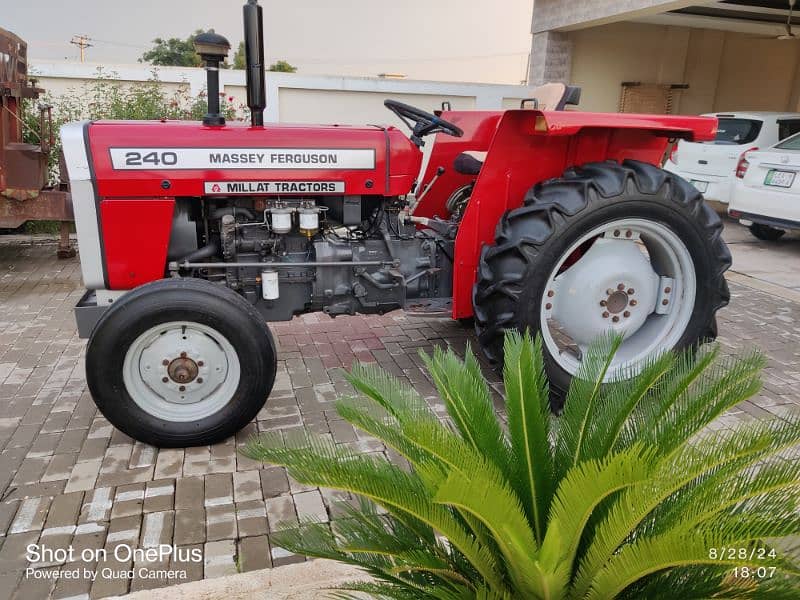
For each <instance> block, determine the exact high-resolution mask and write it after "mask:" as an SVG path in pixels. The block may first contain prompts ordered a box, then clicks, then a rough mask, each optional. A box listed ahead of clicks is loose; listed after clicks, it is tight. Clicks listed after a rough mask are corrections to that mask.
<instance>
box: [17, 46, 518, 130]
mask: <svg viewBox="0 0 800 600" xmlns="http://www.w3.org/2000/svg"><path fill="white" fill-rule="evenodd" d="M97 68H98V65H92V64H88V63H85V64H80V63H67V62H59V63H42V62H35V61H33V62H32V63H31V64H30V65H29V70H30V71H31V73H32V74H33V75H34V76H36V77H37V79H38V85H39V87H43V88H45V89H46V90H47V91H48V92H49V93H50V94H51V95H53V96H61V95H64V94H73V95H78V96H79V97H81V98H82V99H83V101H85V102H87V103H88V102H90V101H91V83H92V81H93V80H94V79H95V78H96V77H97V75H98V71H97ZM103 71H104V72H105V73H106V74H111V73H113V74H114V76H115V78H116V79H119V80H121V81H122V82H123V83H125V84H130V85H135V84H136V82H142V81H146V80H147V79H148V78H149V77H150V76H151V75H152V69H151V68H150V67H144V66H141V65H103ZM156 72H157V75H158V78H159V80H160V81H161V82H162V83H163V85H164V86H165V90H166V91H167V92H168V93H169V94H171V93H173V92H175V91H178V90H179V89H183V90H186V91H187V92H188V93H189V94H191V95H192V96H196V95H197V94H199V93H200V92H201V91H202V90H203V89H204V88H205V81H206V75H205V71H204V70H202V69H186V68H175V67H159V68H158V69H157V71H156ZM220 89H221V91H223V92H225V94H226V95H227V96H232V97H233V98H234V100H233V102H234V104H237V105H238V104H244V103H245V101H246V89H245V75H244V71H234V70H228V71H220ZM530 95H531V94H530V88H529V87H527V86H518V85H492V84H478V83H446V82H437V81H410V80H391V79H380V78H377V77H376V78H366V77H329V76H307V75H298V74H292V73H267V109H266V111H265V113H264V119H265V120H266V121H272V122H279V121H283V122H298V123H346V124H358V123H394V124H397V125H400V124H401V122H400V121H399V120H398V119H396V118H395V117H394V115H393V114H392V113H390V112H389V111H388V110H386V108H385V107H384V106H383V101H384V100H385V99H386V98H395V99H398V100H400V101H402V102H407V103H409V104H414V105H417V106H419V107H421V108H424V109H426V110H434V109H437V108H439V107H440V106H441V103H442V101H449V102H451V104H452V106H453V108H461V109H484V110H499V109H502V108H504V107H508V106H514V107H516V106H519V102H520V99H522V98H527V97H529V96H530Z"/></svg>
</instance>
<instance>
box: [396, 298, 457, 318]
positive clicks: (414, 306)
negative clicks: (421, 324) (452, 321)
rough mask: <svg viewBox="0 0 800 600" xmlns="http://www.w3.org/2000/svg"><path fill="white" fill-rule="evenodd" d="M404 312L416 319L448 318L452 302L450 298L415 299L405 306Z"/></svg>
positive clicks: (451, 310)
mask: <svg viewBox="0 0 800 600" xmlns="http://www.w3.org/2000/svg"><path fill="white" fill-rule="evenodd" d="M405 311H406V313H408V314H409V315H413V316H417V317H450V316H451V315H452V314H453V301H452V299H450V298H431V299H429V300H426V299H417V300H414V301H413V302H410V303H408V304H406V306H405Z"/></svg>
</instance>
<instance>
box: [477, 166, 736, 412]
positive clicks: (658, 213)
mask: <svg viewBox="0 0 800 600" xmlns="http://www.w3.org/2000/svg"><path fill="white" fill-rule="evenodd" d="M721 234H722V222H721V220H720V219H719V217H718V216H717V214H716V213H715V212H714V211H713V210H711V209H710V208H709V207H708V206H707V205H706V204H705V203H704V201H703V198H702V196H701V195H700V193H699V192H698V191H697V190H696V189H695V188H694V187H693V186H692V185H690V184H689V183H687V182H686V181H684V180H683V179H681V178H679V177H676V176H674V175H672V174H670V173H668V172H667V171H664V170H662V169H659V168H657V167H654V166H652V165H650V164H646V163H642V162H639V161H625V162H624V163H623V164H621V165H620V164H617V163H613V162H603V163H591V164H587V165H584V166H582V167H578V168H571V169H568V170H567V171H566V172H565V173H564V175H563V176H562V177H561V178H558V179H552V180H548V181H545V182H542V183H539V184H537V185H536V186H534V187H533V188H532V189H531V190H530V191H529V192H528V194H527V195H526V197H525V202H524V206H522V207H520V208H518V209H515V210H511V211H509V212H507V213H506V214H505V215H504V217H503V219H502V221H501V222H500V224H499V225H498V227H497V232H496V236H495V244H494V245H487V246H485V247H484V249H483V251H482V253H481V260H480V265H479V269H478V279H477V283H476V285H475V287H474V290H473V304H474V312H475V328H476V331H477V334H478V340H479V343H480V345H481V347H482V349H483V351H484V353H485V354H486V355H487V357H488V358H489V359H490V360H492V361H494V362H497V363H501V362H502V359H503V339H504V334H505V331H506V330H509V329H517V330H525V329H529V330H531V331H532V332H534V333H540V334H541V336H542V340H543V348H544V355H545V356H544V358H545V367H546V370H547V373H548V376H549V379H550V387H551V391H552V404H553V408H554V409H555V410H559V409H560V408H561V406H562V404H563V400H564V397H565V395H566V391H567V389H568V387H569V382H570V379H571V378H572V377H573V376H574V375H575V374H576V372H577V371H578V368H579V366H580V364H581V360H582V356H583V353H584V352H585V350H586V349H587V347H588V345H589V343H590V342H591V341H592V340H593V339H595V338H597V337H599V336H601V335H603V334H604V333H606V332H608V331H609V330H610V331H614V332H616V333H618V334H621V335H622V336H623V337H624V341H623V343H622V345H621V347H620V349H619V351H618V352H617V355H616V357H615V359H614V362H613V363H612V365H611V368H610V369H609V373H608V374H607V378H608V379H610V378H613V377H615V376H617V374H619V373H621V372H622V371H623V369H626V370H627V369H631V368H632V369H635V368H636V367H637V365H641V364H642V363H643V361H644V360H646V359H647V358H648V357H651V356H653V355H654V354H656V353H658V352H660V351H663V350H665V349H680V348H687V347H692V346H695V345H697V344H698V343H700V342H702V341H705V340H708V339H713V338H714V337H715V336H716V322H715V314H716V312H717V310H719V309H720V308H721V307H723V306H725V305H726V304H727V303H728V299H729V292H728V286H727V283H726V281H725V278H724V273H725V271H726V270H727V268H728V267H729V266H730V264H731V256H730V253H729V251H728V248H727V246H726V245H725V243H724V242H723V241H722V238H721ZM628 372H629V371H628Z"/></svg>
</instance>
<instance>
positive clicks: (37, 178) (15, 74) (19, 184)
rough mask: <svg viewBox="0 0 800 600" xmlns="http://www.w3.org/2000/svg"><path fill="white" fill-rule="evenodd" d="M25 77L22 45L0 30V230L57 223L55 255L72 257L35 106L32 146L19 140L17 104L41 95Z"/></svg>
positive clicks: (63, 198) (48, 138)
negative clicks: (30, 223) (33, 223)
mask: <svg viewBox="0 0 800 600" xmlns="http://www.w3.org/2000/svg"><path fill="white" fill-rule="evenodd" d="M43 91H44V90H42V89H41V88H38V87H36V82H35V80H32V79H29V78H28V63H27V44H26V43H25V42H24V41H23V40H22V39H20V38H19V37H18V36H16V35H14V34H13V33H11V32H10V31H6V30H5V29H2V28H0V228H10V229H13V228H16V227H19V226H21V225H23V224H24V223H25V222H26V221H60V222H61V240H60V242H59V247H58V256H59V257H60V258H66V257H69V256H74V255H75V250H74V249H73V248H72V247H71V246H70V241H69V231H70V222H71V221H73V220H74V218H73V215H72V202H71V200H70V195H69V192H68V191H67V189H66V187H67V186H66V184H65V183H64V182H63V178H60V181H59V184H58V185H56V186H55V187H50V186H48V165H49V158H50V153H51V152H52V148H53V139H54V138H53V127H52V114H51V109H50V107H49V106H41V107H39V119H38V123H37V126H36V129H35V130H34V135H35V136H36V137H38V143H36V144H32V143H26V142H25V140H24V133H25V127H26V124H25V121H24V119H23V101H24V100H36V99H37V98H38V97H39V95H40V94H41V93H42V92H43Z"/></svg>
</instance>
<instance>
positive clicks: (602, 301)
mask: <svg viewBox="0 0 800 600" xmlns="http://www.w3.org/2000/svg"><path fill="white" fill-rule="evenodd" d="M606 304H608V302H606V301H605V300H600V306H605V305H606Z"/></svg>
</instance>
